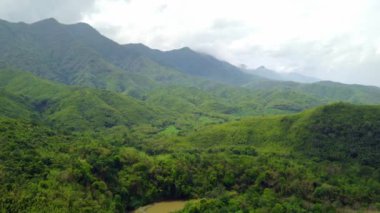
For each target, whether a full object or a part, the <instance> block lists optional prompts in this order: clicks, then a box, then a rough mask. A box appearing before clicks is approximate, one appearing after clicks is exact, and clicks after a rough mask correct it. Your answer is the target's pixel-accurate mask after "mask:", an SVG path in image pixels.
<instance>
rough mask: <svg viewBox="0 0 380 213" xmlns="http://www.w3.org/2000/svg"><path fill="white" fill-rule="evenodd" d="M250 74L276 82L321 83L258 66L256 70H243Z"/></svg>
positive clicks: (316, 80)
mask: <svg viewBox="0 0 380 213" xmlns="http://www.w3.org/2000/svg"><path fill="white" fill-rule="evenodd" d="M245 72H248V73H250V74H254V75H256V76H261V77H263V78H267V79H271V80H276V81H294V82H299V83H315V82H318V81H321V80H319V79H317V78H313V77H309V76H304V75H301V74H299V73H295V72H291V73H279V72H276V71H273V70H270V69H267V68H266V67H264V66H260V67H258V68H257V69H253V70H245Z"/></svg>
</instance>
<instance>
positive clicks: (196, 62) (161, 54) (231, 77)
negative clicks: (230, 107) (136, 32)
mask: <svg viewBox="0 0 380 213" xmlns="http://www.w3.org/2000/svg"><path fill="white" fill-rule="evenodd" d="M125 47H126V48H127V49H129V50H133V51H136V52H139V53H141V54H143V55H146V56H148V57H150V58H151V59H152V60H154V61H156V62H157V63H160V64H162V65H164V66H169V67H173V68H175V69H177V70H180V71H182V72H184V73H186V74H189V75H192V76H199V77H203V78H206V79H208V80H213V81H218V82H222V83H229V84H233V85H241V84H245V83H248V82H250V81H252V80H253V79H255V76H252V75H250V74H247V73H244V72H242V71H241V70H240V69H239V68H237V67H235V66H233V65H231V64H229V63H227V62H225V61H220V60H218V59H216V58H214V57H213V56H210V55H207V54H203V53H199V52H195V51H193V50H191V49H190V48H188V47H184V48H181V49H176V50H171V51H160V50H154V49H150V48H149V47H147V46H145V45H143V44H127V45H125Z"/></svg>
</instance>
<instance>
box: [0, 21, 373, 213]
mask: <svg viewBox="0 0 380 213" xmlns="http://www.w3.org/2000/svg"><path fill="white" fill-rule="evenodd" d="M343 102H345V103H343ZM379 104H380V88H378V87H373V86H364V85H347V84H342V83H337V82H331V81H320V80H318V79H314V78H310V77H307V76H302V75H299V74H280V73H277V72H275V71H272V70H269V69H267V68H265V67H259V68H257V69H255V70H245V69H242V68H239V67H236V66H234V65H232V64H230V63H228V62H226V61H222V60H219V59H217V58H216V57H214V56H211V55H208V54H205V53H200V52H197V51H194V50H192V49H190V48H188V47H185V48H181V49H176V50H170V51H161V50H156V49H151V48H149V47H147V46H145V45H144V44H125V45H121V44H118V43H116V42H114V41H112V40H110V39H108V38H106V37H105V36H103V35H101V34H100V33H99V32H97V31H96V30H95V29H94V28H92V27H91V26H90V25H88V24H85V23H77V24H69V25H67V24H61V23H59V22H58V21H57V20H55V19H52V18H51V19H46V20H41V21H38V22H36V23H32V24H26V23H11V22H8V21H4V20H0V193H1V195H2V196H1V197H0V210H1V211H4V212H48V211H53V212H56V211H58V212H126V211H130V210H133V209H135V208H137V207H140V206H143V205H145V204H149V203H152V202H156V201H161V200H173V199H179V200H184V199H186V200H191V201H189V203H188V205H186V207H185V208H184V209H183V210H182V212H239V211H241V212H336V211H367V210H368V211H376V210H379V209H380V205H379V203H380V197H379V195H380V181H379V178H380V170H379V166H380V165H379V164H380V162H379V159H380V156H379V153H380V151H379V149H380V146H379V145H380V141H379V138H380V132H379V130H380V123H379V120H380V108H379V106H378V105H379Z"/></svg>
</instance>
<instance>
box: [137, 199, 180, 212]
mask: <svg viewBox="0 0 380 213" xmlns="http://www.w3.org/2000/svg"><path fill="white" fill-rule="evenodd" d="M186 202H187V201H181V200H179V201H163V202H157V203H152V204H149V205H146V206H143V207H140V208H138V209H136V210H134V211H132V213H170V212H175V211H178V210H181V209H183V207H185V204H186Z"/></svg>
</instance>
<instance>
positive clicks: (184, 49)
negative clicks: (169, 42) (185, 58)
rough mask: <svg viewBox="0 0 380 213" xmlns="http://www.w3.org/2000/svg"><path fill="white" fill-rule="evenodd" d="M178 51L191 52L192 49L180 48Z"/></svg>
mask: <svg viewBox="0 0 380 213" xmlns="http://www.w3.org/2000/svg"><path fill="white" fill-rule="evenodd" d="M178 50H183V51H193V50H192V49H190V47H182V48H180V49H178Z"/></svg>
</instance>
